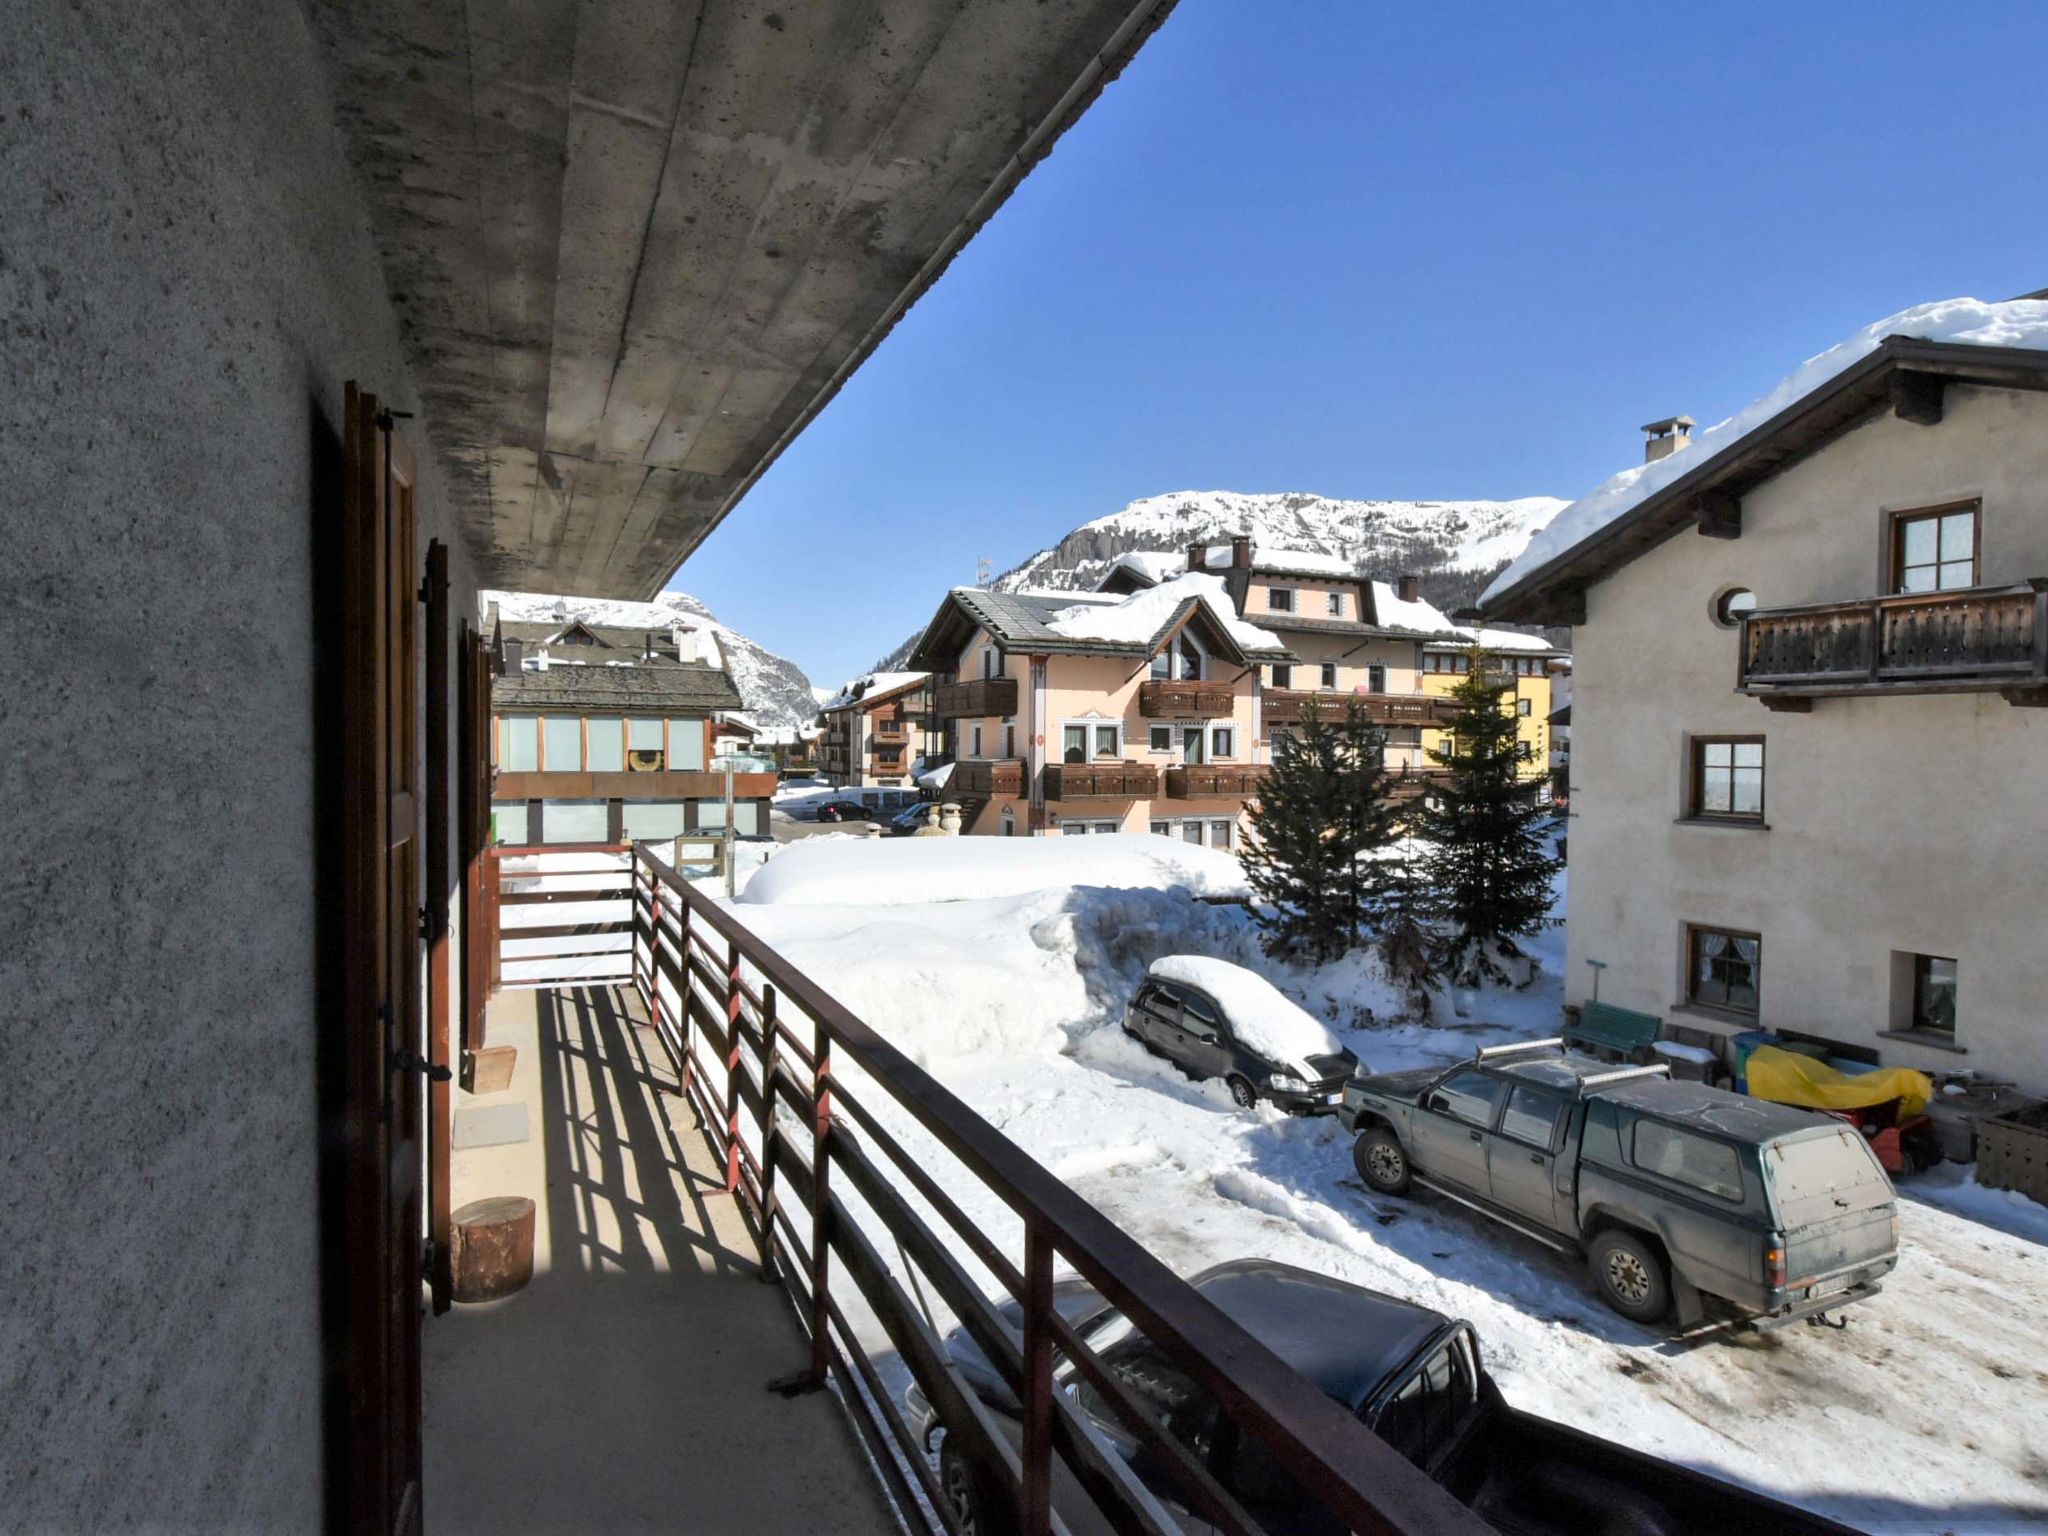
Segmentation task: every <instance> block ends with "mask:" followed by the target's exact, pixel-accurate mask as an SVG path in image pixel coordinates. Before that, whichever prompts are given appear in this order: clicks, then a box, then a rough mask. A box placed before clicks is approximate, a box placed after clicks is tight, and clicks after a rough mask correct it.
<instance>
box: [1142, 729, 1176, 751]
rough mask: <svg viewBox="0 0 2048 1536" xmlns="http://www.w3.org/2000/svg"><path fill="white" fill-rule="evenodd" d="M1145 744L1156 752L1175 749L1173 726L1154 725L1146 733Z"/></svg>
mask: <svg viewBox="0 0 2048 1536" xmlns="http://www.w3.org/2000/svg"><path fill="white" fill-rule="evenodd" d="M1145 745H1146V746H1147V747H1148V748H1149V749H1150V750H1152V751H1154V752H1171V751H1172V750H1173V727H1172V726H1170V725H1155V726H1152V727H1151V728H1150V729H1149V730H1148V731H1147V732H1146V733H1145Z"/></svg>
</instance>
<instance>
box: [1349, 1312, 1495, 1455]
mask: <svg viewBox="0 0 2048 1536" xmlns="http://www.w3.org/2000/svg"><path fill="white" fill-rule="evenodd" d="M1478 1395H1479V1388H1478V1372H1477V1371H1475V1370H1474V1369H1473V1361H1472V1346H1471V1343H1470V1342H1469V1340H1468V1339H1467V1337H1466V1335H1464V1334H1463V1333H1459V1334H1457V1335H1455V1336H1454V1337H1453V1338H1452V1339H1451V1341H1450V1342H1449V1343H1447V1344H1446V1345H1445V1346H1444V1347H1443V1348H1442V1349H1440V1350H1438V1351H1437V1352H1436V1353H1435V1354H1434V1355H1431V1356H1430V1357H1429V1359H1428V1360H1427V1361H1425V1362H1424V1363H1423V1365H1422V1366H1421V1368H1420V1369H1419V1370H1417V1371H1416V1373H1415V1374H1414V1375H1413V1376H1412V1377H1410V1378H1409V1380H1408V1381H1407V1382H1406V1383H1405V1384H1404V1385H1403V1386H1402V1388H1401V1390H1400V1391H1399V1392H1397V1393H1395V1394H1394V1396H1393V1398H1392V1400H1391V1401H1389V1402H1388V1404H1387V1405H1386V1407H1384V1408H1382V1409H1381V1410H1380V1414H1379V1418H1378V1420H1377V1421H1376V1422H1375V1423H1374V1424H1373V1430H1374V1432H1375V1433H1377V1434H1378V1435H1379V1437H1380V1438H1381V1439H1382V1440H1384V1441H1386V1442H1387V1444H1388V1445H1391V1446H1392V1447H1393V1448H1394V1449H1395V1450H1397V1451H1399V1452H1400V1453H1401V1454H1402V1455H1403V1456H1406V1457H1407V1458H1408V1459H1409V1460H1410V1461H1412V1462H1413V1463H1415V1465H1416V1466H1418V1467H1426V1466H1428V1465H1429V1464H1430V1463H1431V1462H1433V1461H1434V1460H1435V1459H1436V1457H1437V1456H1438V1454H1440V1453H1441V1452H1442V1451H1443V1450H1445V1449H1446V1448H1447V1447H1448V1446H1449V1445H1451V1444H1452V1443H1453V1442H1454V1441H1455V1440H1456V1438H1457V1434H1458V1429H1459V1426H1460V1425H1461V1423H1462V1421H1463V1420H1464V1418H1465V1415H1466V1414H1467V1413H1468V1412H1470V1410H1471V1408H1472V1406H1473V1404H1474V1403H1475V1402H1476V1401H1477V1400H1478Z"/></svg>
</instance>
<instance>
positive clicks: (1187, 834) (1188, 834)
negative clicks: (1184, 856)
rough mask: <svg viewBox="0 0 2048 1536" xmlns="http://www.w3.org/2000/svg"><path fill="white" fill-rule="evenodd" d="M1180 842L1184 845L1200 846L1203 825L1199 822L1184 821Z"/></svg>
mask: <svg viewBox="0 0 2048 1536" xmlns="http://www.w3.org/2000/svg"><path fill="white" fill-rule="evenodd" d="M1180 840H1181V841H1182V842H1184V843H1196V844H1199V843H1200V842H1201V841H1202V824H1201V823H1200V822H1199V821H1184V822H1182V823H1181V824H1180Z"/></svg>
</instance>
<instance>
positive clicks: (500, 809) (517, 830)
mask: <svg viewBox="0 0 2048 1536" xmlns="http://www.w3.org/2000/svg"><path fill="white" fill-rule="evenodd" d="M491 841H492V842H494V843H497V844H499V845H501V846H510V845H515V844H518V843H525V842H530V841H532V839H530V838H529V837H528V836H527V835H526V802H525V801H524V800H493V801H492V802H491Z"/></svg>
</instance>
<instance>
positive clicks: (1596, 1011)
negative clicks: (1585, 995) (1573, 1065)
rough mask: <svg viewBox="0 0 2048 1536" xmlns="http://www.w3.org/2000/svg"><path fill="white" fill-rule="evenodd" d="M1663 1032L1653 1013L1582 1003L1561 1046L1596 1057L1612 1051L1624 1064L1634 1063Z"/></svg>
mask: <svg viewBox="0 0 2048 1536" xmlns="http://www.w3.org/2000/svg"><path fill="white" fill-rule="evenodd" d="M1663 1028H1664V1021H1663V1020H1662V1019H1660V1018H1658V1017H1657V1016H1656V1015H1655V1014H1652V1013H1637V1012H1635V1011H1634V1010H1633V1009H1630V1008H1617V1007H1615V1006H1614V1004H1612V1003H1585V1004H1582V1005H1581V1006H1580V1008H1579V1017H1578V1019H1577V1021H1576V1022H1574V1023H1572V1024H1570V1025H1569V1026H1567V1027H1566V1029H1565V1032H1564V1043H1565V1044H1566V1045H1567V1046H1577V1047H1578V1048H1580V1049H1581V1050H1588V1051H1591V1052H1593V1053H1594V1054H1595V1055H1599V1054H1601V1053H1603V1052H1607V1051H1612V1052H1613V1053H1614V1054H1615V1055H1617V1056H1619V1057H1620V1058H1621V1059H1622V1060H1623V1061H1635V1060H1637V1059H1638V1058H1639V1057H1641V1056H1644V1055H1645V1054H1647V1053H1648V1051H1649V1049H1650V1042H1651V1041H1653V1040H1655V1039H1656V1038H1657V1035H1658V1032H1659V1031H1660V1030H1662V1029H1663Z"/></svg>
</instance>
